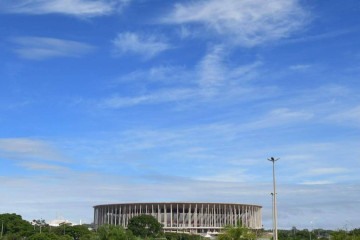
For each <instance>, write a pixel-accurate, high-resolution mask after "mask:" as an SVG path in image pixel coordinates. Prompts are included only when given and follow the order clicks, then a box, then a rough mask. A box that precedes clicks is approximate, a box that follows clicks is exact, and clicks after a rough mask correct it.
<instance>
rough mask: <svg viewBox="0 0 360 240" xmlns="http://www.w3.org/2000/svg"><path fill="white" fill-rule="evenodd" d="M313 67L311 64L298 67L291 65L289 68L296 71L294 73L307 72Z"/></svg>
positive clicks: (298, 65)
mask: <svg viewBox="0 0 360 240" xmlns="http://www.w3.org/2000/svg"><path fill="white" fill-rule="evenodd" d="M310 67H311V65H309V64H296V65H291V66H290V67H289V69H290V70H294V71H305V70H307V69H309V68H310Z"/></svg>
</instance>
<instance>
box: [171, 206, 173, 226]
mask: <svg viewBox="0 0 360 240" xmlns="http://www.w3.org/2000/svg"><path fill="white" fill-rule="evenodd" d="M170 227H171V228H172V227H173V211H172V203H170Z"/></svg>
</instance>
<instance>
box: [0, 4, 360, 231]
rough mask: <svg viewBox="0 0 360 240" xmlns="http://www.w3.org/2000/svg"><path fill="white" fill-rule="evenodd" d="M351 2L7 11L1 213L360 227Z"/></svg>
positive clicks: (1, 57) (0, 88) (356, 59)
mask: <svg viewBox="0 0 360 240" xmlns="http://www.w3.org/2000/svg"><path fill="white" fill-rule="evenodd" d="M359 11H360V5H359V2H358V1H357V0H347V1H337V0H327V1H325V0H316V1H310V0H304V1H300V0H299V1H296V0H271V1H264V0H223V1H216V0H208V1H201V0H199V1H186V0H183V1H162V0H151V1H150V0H93V1H90V0H1V1H0V22H1V23H2V24H0V33H1V38H0V61H1V64H0V93H1V94H0V126H1V127H0V129H1V131H0V134H1V135H0V162H1V166H2V167H1V168H0V178H1V187H0V192H1V196H3V197H2V198H1V200H0V211H1V212H16V213H18V214H21V215H22V216H23V217H24V218H26V219H29V220H30V219H34V218H36V219H39V218H43V219H46V220H51V219H54V218H56V217H58V216H63V217H64V218H66V219H70V220H72V221H74V222H78V221H79V220H80V219H82V221H83V222H91V221H92V216H93V209H92V206H94V205H97V204H106V203H118V202H148V201H194V202H195V201H206V202H238V203H251V204H258V205H262V206H263V222H264V227H265V228H271V197H270V193H271V191H272V172H271V171H272V168H271V163H270V162H268V161H267V160H266V159H267V158H269V157H271V156H274V157H280V160H279V161H278V162H277V166H276V173H277V180H278V211H279V227H281V228H290V227H292V226H297V227H298V228H319V227H322V228H334V229H336V228H344V227H345V226H346V227H347V228H355V227H360V216H359V214H358V209H359V208H360V200H359V199H360V176H359V174H358V172H359V169H360V166H359V162H360V161H359V157H360V146H359V145H360V144H359V140H360V134H359V128H360V104H359V103H360V101H359V100H360V94H359V90H360V84H359V76H360V45H359V42H360V27H359V26H360V17H359Z"/></svg>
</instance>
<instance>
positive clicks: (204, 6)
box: [161, 0, 309, 47]
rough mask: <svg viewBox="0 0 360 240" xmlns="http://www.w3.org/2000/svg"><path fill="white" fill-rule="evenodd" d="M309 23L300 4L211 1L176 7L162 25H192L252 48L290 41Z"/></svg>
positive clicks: (288, 1) (277, 0)
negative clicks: (294, 33)
mask: <svg viewBox="0 0 360 240" xmlns="http://www.w3.org/2000/svg"><path fill="white" fill-rule="evenodd" d="M308 19H309V14H308V13H307V12H306V10H305V9H304V8H303V7H302V6H301V5H300V3H299V1H297V0H273V1H262V0H244V1H237V0H224V1H221V2H220V1H216V0H211V1H196V2H190V3H182V4H176V5H175V7H174V9H173V11H172V12H171V13H170V14H169V15H168V16H166V17H164V18H163V19H162V20H161V21H162V22H164V23H169V24H192V25H194V26H195V27H201V28H203V29H207V30H209V31H210V32H212V33H215V34H216V35H220V36H225V37H227V40H228V41H230V42H232V43H233V44H235V45H240V46H244V47H252V46H256V45H259V44H263V43H266V42H269V41H274V40H278V39H281V38H286V37H288V36H289V35H290V34H292V33H293V32H295V31H297V30H299V29H301V28H302V27H303V26H304V25H305V24H306V22H307V21H308Z"/></svg>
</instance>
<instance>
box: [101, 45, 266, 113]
mask: <svg viewBox="0 0 360 240" xmlns="http://www.w3.org/2000/svg"><path fill="white" fill-rule="evenodd" d="M227 54H228V53H227V51H225V50H224V48H223V46H221V45H217V46H214V47H212V48H210V49H209V51H208V52H207V54H206V55H205V56H204V57H203V58H202V59H201V60H200V61H199V63H198V64H197V65H196V66H195V67H194V68H192V69H187V68H185V67H182V66H170V67H163V66H160V67H152V68H150V69H149V70H146V71H135V72H132V73H130V74H127V75H124V76H121V77H120V78H118V82H120V83H124V82H125V81H127V82H132V83H134V82H141V84H144V85H146V86H151V84H152V83H153V82H157V84H162V86H163V87H162V88H161V89H160V90H157V91H152V92H151V93H144V94H142V95H137V96H117V95H115V96H112V97H109V98H105V99H103V100H101V103H100V104H98V106H100V107H108V108H120V107H129V106H135V105H141V104H158V103H165V102H175V101H179V102H181V101H184V100H189V99H196V100H199V101H203V100H204V101H211V100H213V99H215V98H216V101H219V100H220V99H230V98H233V97H237V98H238V99H239V98H241V99H247V98H248V100H251V99H254V98H259V97H263V96H265V95H260V94H256V93H255V92H261V91H265V92H267V91H268V90H264V89H265V88H261V87H259V88H257V89H254V88H251V87H248V86H247V85H246V83H247V82H248V81H250V80H252V79H254V78H255V77H256V76H258V74H259V71H260V70H259V66H261V65H262V62H260V61H254V62H252V63H250V64H245V65H235V64H233V65H234V66H228V65H227V63H226V62H225V61H224V59H225V58H226V56H227ZM157 87H158V86H157ZM199 101H196V102H199ZM194 103H195V102H194Z"/></svg>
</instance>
